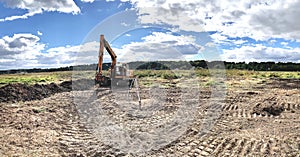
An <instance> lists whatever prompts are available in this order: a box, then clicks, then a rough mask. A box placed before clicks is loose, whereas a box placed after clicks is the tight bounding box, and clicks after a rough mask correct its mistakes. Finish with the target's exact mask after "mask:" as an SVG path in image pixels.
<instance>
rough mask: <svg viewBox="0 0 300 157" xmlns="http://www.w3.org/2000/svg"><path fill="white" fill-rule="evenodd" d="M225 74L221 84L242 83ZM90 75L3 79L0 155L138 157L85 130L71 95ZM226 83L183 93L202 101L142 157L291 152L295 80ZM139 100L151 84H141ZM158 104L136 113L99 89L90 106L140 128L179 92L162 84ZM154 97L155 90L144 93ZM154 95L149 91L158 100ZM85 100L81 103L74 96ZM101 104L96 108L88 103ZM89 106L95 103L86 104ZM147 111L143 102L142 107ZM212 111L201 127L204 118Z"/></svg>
mask: <svg viewBox="0 0 300 157" xmlns="http://www.w3.org/2000/svg"><path fill="white" fill-rule="evenodd" d="M236 79H237V78H235V80H234V79H229V80H228V81H227V83H228V84H231V83H232V84H234V82H241V81H242V80H236ZM90 82H91V81H90V80H79V81H77V82H73V84H74V83H75V84H77V85H76V86H75V87H76V88H74V86H73V89H72V82H71V81H67V82H63V83H61V84H46V85H37V84H36V85H24V84H10V85H7V86H4V87H2V88H0V156H138V155H134V154H128V153H127V152H125V151H123V150H122V149H118V148H116V147H114V146H113V145H108V144H107V143H105V142H104V141H101V139H99V138H98V137H97V136H95V134H93V133H92V132H91V130H90V129H89V125H87V124H86V123H85V122H84V121H82V120H81V118H82V117H81V114H80V111H79V110H78V108H77V107H76V103H75V102H74V98H75V97H78V94H79V93H82V92H86V93H87V94H88V89H91V88H94V87H92V86H91V83H90ZM246 84H247V86H244V85H241V86H238V85H232V86H229V87H228V88H227V92H226V97H225V100H222V101H221V102H220V103H219V104H216V105H215V106H211V105H213V104H210V103H208V102H209V101H210V99H211V92H210V90H209V88H201V89H200V90H199V91H198V92H199V94H198V95H197V96H196V97H195V96H193V97H191V98H190V100H191V101H192V100H194V99H197V100H198V101H199V102H201V103H202V104H201V105H200V107H198V108H195V112H196V115H195V116H194V119H193V121H192V122H191V124H190V125H188V126H187V128H186V131H185V132H184V134H182V135H180V136H178V137H177V138H176V139H174V140H173V141H170V143H169V144H167V145H165V146H164V147H161V148H159V149H153V150H150V151H148V152H145V154H144V155H143V156H299V154H300V134H299V132H300V90H299V89H300V83H299V80H264V81H261V82H251V81H246ZM141 90H142V93H141V96H142V98H143V100H144V101H143V103H144V104H147V103H146V101H150V100H149V99H150V97H149V93H150V92H151V89H149V88H145V87H143V88H142V89H141ZM167 91H168V92H167V94H166V95H165V96H164V97H163V98H164V99H165V103H164V104H163V105H161V106H159V110H157V111H155V112H153V114H151V115H147V116H145V117H141V116H140V115H135V114H134V113H129V112H128V110H124V108H122V107H120V106H119V105H118V104H117V103H116V101H119V99H118V98H116V97H115V96H114V95H113V93H112V92H111V91H110V90H109V89H107V88H99V89H98V90H97V92H96V98H97V99H96V100H92V101H93V102H92V103H91V104H93V105H91V106H90V107H91V108H92V109H96V108H97V107H99V108H101V109H102V110H103V111H104V112H105V113H106V114H107V115H109V117H110V119H112V120H113V121H114V122H115V123H116V124H118V125H120V126H122V127H126V128H130V129H131V130H136V129H139V130H144V131H148V130H151V129H153V128H159V127H161V126H162V125H164V124H166V123H167V122H168V121H169V119H172V117H173V116H174V113H175V112H176V111H177V110H178V109H179V107H180V105H184V104H182V103H181V104H180V103H179V102H180V101H181V98H182V97H181V95H182V90H180V89H178V88H174V87H172V88H171V87H170V88H168V89H167ZM152 94H154V95H155V91H154V92H152ZM159 96H160V95H156V97H159ZM82 101H89V100H82ZM99 102H102V105H101V106H97V105H95V104H97V103H99ZM93 107H95V108H93ZM143 107H144V109H146V108H147V109H148V110H150V111H151V105H150V106H143ZM211 110H212V111H213V110H218V111H220V114H219V115H218V117H217V118H216V119H215V120H214V123H213V125H212V127H211V129H209V131H207V132H204V131H203V128H204V127H206V126H207V124H205V122H206V121H207V120H208V119H209V118H211V116H209V115H210V114H213V113H214V112H212V111H211Z"/></svg>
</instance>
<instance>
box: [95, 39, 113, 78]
mask: <svg viewBox="0 0 300 157" xmlns="http://www.w3.org/2000/svg"><path fill="white" fill-rule="evenodd" d="M104 48H105V49H106V51H107V52H108V53H109V55H110V57H111V60H112V62H111V66H110V69H111V70H112V71H113V69H114V67H115V66H116V64H117V55H116V54H115V52H114V51H113V50H112V48H111V47H110V45H109V43H108V42H107V41H106V40H105V38H104V35H100V48H99V61H98V70H97V73H98V74H100V75H102V70H103V69H102V64H103V54H104Z"/></svg>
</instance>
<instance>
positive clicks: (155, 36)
mask: <svg viewBox="0 0 300 157" xmlns="http://www.w3.org/2000/svg"><path fill="white" fill-rule="evenodd" d="M113 49H114V50H115V52H116V53H117V56H118V59H119V61H123V62H130V61H156V60H185V56H186V55H194V54H198V53H200V51H201V50H203V47H202V46H200V45H198V44H196V43H195V38H194V37H193V36H184V35H180V36H177V35H173V34H171V33H170V32H167V33H163V32H153V33H152V34H151V35H148V36H145V37H143V38H142V41H141V42H132V43H130V44H127V45H123V46H122V48H120V49H118V48H113Z"/></svg>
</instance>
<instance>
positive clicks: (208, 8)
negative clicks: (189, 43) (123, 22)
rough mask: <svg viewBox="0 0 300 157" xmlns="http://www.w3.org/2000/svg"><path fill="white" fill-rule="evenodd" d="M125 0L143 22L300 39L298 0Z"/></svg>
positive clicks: (258, 37)
mask: <svg viewBox="0 0 300 157" xmlns="http://www.w3.org/2000/svg"><path fill="white" fill-rule="evenodd" d="M123 1H129V2H131V3H132V4H133V5H134V7H135V8H137V9H138V11H139V14H140V21H141V22H142V23H156V24H161V23H165V24H169V25H173V26H176V27H179V28H180V29H181V30H186V31H196V32H201V31H218V32H221V33H222V34H223V35H227V36H229V37H251V38H253V39H255V40H267V39H270V38H285V39H294V40H300V27H299V25H300V22H299V20H296V19H298V15H300V10H299V7H300V1H298V0H287V1H281V0H267V1H263V2H262V1H257V0H249V1H240V0H151V1H150V0H123ZM162 15H163V16H162Z"/></svg>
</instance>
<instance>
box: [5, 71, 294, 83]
mask: <svg viewBox="0 0 300 157" xmlns="http://www.w3.org/2000/svg"><path fill="white" fill-rule="evenodd" d="M106 74H107V71H104V75H106ZM220 74H224V75H220ZM225 74H226V75H225ZM94 75H95V71H78V72H73V71H62V72H48V73H22V74H2V75H0V86H3V85H6V84H9V83H25V84H35V83H50V82H61V81H65V80H71V79H72V78H75V79H77V78H88V79H93V78H94ZM134 75H135V76H137V77H138V78H140V80H144V81H143V82H144V83H145V84H149V85H150V83H149V82H153V81H154V82H155V80H160V81H163V80H178V79H188V78H196V77H197V78H200V79H206V78H209V77H211V76H213V75H214V76H217V77H228V78H232V77H239V78H241V77H242V78H245V79H267V78H282V79H300V72H281V71H249V70H225V71H220V70H208V69H196V70H192V71H188V70H135V71H134ZM150 80H151V81H150ZM211 83H212V82H211ZM211 83H208V84H211Z"/></svg>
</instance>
